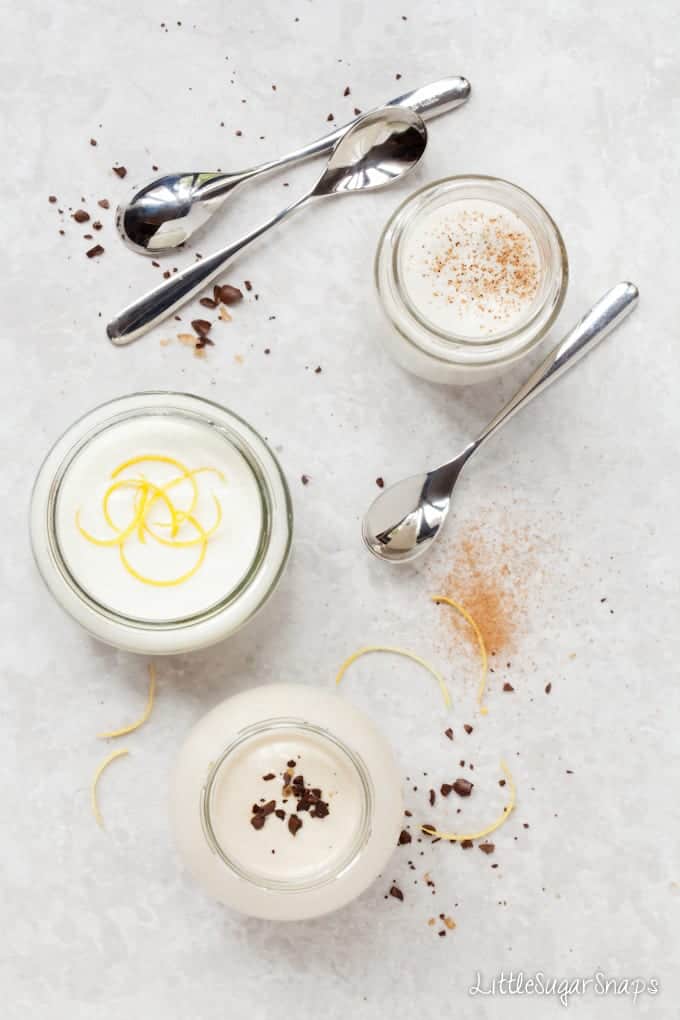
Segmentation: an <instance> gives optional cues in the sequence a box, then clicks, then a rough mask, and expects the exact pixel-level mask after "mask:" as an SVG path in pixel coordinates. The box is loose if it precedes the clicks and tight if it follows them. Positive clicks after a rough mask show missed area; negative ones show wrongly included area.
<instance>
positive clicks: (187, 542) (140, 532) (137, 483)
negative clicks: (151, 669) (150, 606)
mask: <svg viewBox="0 0 680 1020" xmlns="http://www.w3.org/2000/svg"><path fill="white" fill-rule="evenodd" d="M149 462H150V463H161V464H169V465H171V466H172V467H176V468H177V469H178V470H179V471H180V472H181V474H180V475H178V476H177V477H176V478H171V479H170V480H169V481H168V482H166V483H165V484H164V485H155V484H154V483H153V482H150V481H148V480H147V479H146V478H145V477H144V476H143V475H137V476H134V477H130V478H121V477H119V476H120V475H121V474H122V472H123V471H126V470H127V469H128V468H132V467H135V466H137V465H139V464H144V463H149ZM205 472H212V473H213V474H216V475H217V476H218V478H219V479H220V480H221V481H223V482H224V481H225V477H224V475H223V473H222V472H221V471H219V470H218V469H217V468H214V467H209V466H204V467H199V468H188V467H187V466H186V465H185V464H183V463H182V462H181V461H179V460H176V459H175V458H174V457H166V456H162V455H156V454H144V455H142V456H139V457H132V458H130V459H129V460H126V461H124V462H123V463H122V464H119V465H118V467H117V468H116V469H115V470H114V471H112V473H111V478H113V479H115V480H114V481H113V482H112V484H111V485H109V487H108V489H107V490H106V492H105V493H104V496H103V499H102V514H103V517H104V520H105V522H106V524H107V525H108V527H109V528H110V529H111V530H112V531H113V532H115V534H114V535H113V537H111V538H99V537H97V536H96V535H93V534H91V533H90V532H89V531H87V530H86V529H85V528H84V527H83V525H82V523H81V520H80V510H77V511H76V515H75V522H76V527H77V529H78V531H79V532H80V534H81V535H82V536H83V538H85V539H86V540H87V541H88V542H92V543H93V544H94V545H99V546H109V547H115V546H117V547H118V551H119V555H120V560H121V563H122V564H123V567H124V568H125V570H127V572H128V573H129V574H131V576H132V577H134V578H135V579H136V580H138V581H141V582H143V583H144V584H149V585H153V586H154V587H160V588H167V587H171V586H174V585H178V584H182V583H183V582H184V581H187V580H188V579H189V578H190V577H192V576H193V575H194V574H195V573H196V571H197V570H198V569H199V567H200V566H201V565H202V563H203V560H204V559H205V555H206V548H207V543H208V540H209V539H210V538H211V536H212V535H214V534H215V532H216V531H217V529H218V528H219V527H220V524H221V523H222V505H221V503H220V501H219V499H218V498H217V496H216V495H215V494H214V493H213V494H212V496H213V501H214V503H215V509H216V516H215V522H214V523H213V524H212V525H211V526H210V528H208V529H206V528H204V527H203V525H202V524H201V523H200V521H199V520H198V519H197V518H196V516H195V514H194V511H195V509H196V505H197V503H198V498H199V490H198V484H197V482H196V475H199V474H202V473H205ZM183 482H188V483H189V484H190V485H191V499H190V501H189V505H188V507H186V508H179V507H177V506H176V504H175V503H174V501H173V499H172V498H171V496H170V495H169V493H168V490H169V489H172V488H174V487H176V486H178V485H181V484H182V483H183ZM121 489H132V490H133V497H132V518H131V520H130V521H129V522H128V523H127V524H126V525H125V526H124V527H119V526H118V525H117V524H116V523H115V521H114V520H113V517H112V515H111V511H110V500H111V497H112V495H113V494H114V493H115V492H118V491H119V490H121ZM158 502H162V503H163V504H164V506H165V507H166V509H167V510H168V512H169V514H170V519H169V520H168V521H158V520H154V521H150V519H149V518H150V514H151V511H152V509H153V507H154V506H155V504H156V503H158ZM182 525H189V526H190V527H191V528H192V529H193V530H194V531H195V532H196V537H194V538H192V539H180V538H177V537H176V536H177V535H178V532H179V529H180V527H182ZM157 528H169V529H170V537H169V538H166V537H164V536H163V535H159V534H158V531H157V530H156V529H157ZM135 532H136V533H137V538H138V540H139V542H140V543H146V538H147V536H150V537H151V538H152V539H153V540H154V541H155V542H158V543H159V544H160V545H163V546H167V547H170V548H176V549H187V548H192V547H194V546H200V552H199V556H198V560H197V561H196V563H195V564H194V565H193V567H191V569H189V570H187V571H185V573H183V574H181V575H180V576H179V577H175V578H171V579H170V580H163V579H157V578H151V577H146V576H145V575H144V574H142V573H141V572H140V571H138V570H137V569H136V568H135V567H133V566H132V564H131V563H130V561H129V558H128V556H127V554H126V552H125V543H126V542H127V540H128V538H130V536H131V535H133V534H134V533H135Z"/></svg>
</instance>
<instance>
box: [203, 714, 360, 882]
mask: <svg viewBox="0 0 680 1020" xmlns="http://www.w3.org/2000/svg"><path fill="white" fill-rule="evenodd" d="M288 730H297V731H300V730H301V731H302V732H304V733H305V734H313V735H314V736H316V737H320V738H322V739H323V740H326V741H328V742H330V743H332V744H333V745H334V747H335V748H336V750H339V751H340V753H341V754H342V755H343V756H344V757H345V758H346V760H347V761H348V762H349V763H350V765H351V766H352V767H353V769H354V770H355V772H356V774H357V776H358V778H359V786H360V789H361V792H362V794H363V796H362V803H361V817H360V821H359V825H358V827H357V831H356V834H355V836H354V838H353V840H352V842H351V843H350V845H349V847H348V849H347V851H346V853H345V854H343V855H342V857H341V858H340V861H339V862H338V863H337V864H336V865H334V866H332V867H329V868H326V869H319V871H318V872H316V873H315V874H314V875H313V876H312V877H311V878H308V879H301V880H300V881H295V880H294V879H273V878H268V877H267V876H265V875H262V874H261V873H258V872H256V871H253V870H250V869H248V868H246V867H243V866H242V865H240V864H239V863H238V862H237V861H235V860H234V859H233V856H232V857H230V856H229V854H227V852H226V851H225V849H224V847H223V846H222V845H221V844H220V842H219V839H218V838H217V834H216V832H215V828H214V825H213V821H212V812H213V808H214V803H213V802H214V796H213V795H214V790H215V784H216V782H217V780H218V778H219V775H220V772H221V769H222V768H223V766H224V765H225V763H226V761H227V759H228V758H229V756H230V755H231V754H233V753H234V752H235V751H237V750H238V749H239V748H240V747H242V745H243V744H244V743H246V742H247V741H249V740H251V739H252V738H253V737H257V736H260V735H261V734H264V733H272V732H281V731H288ZM374 801H375V792H374V789H373V783H372V781H371V777H370V773H369V772H368V769H367V767H366V765H365V763H364V761H363V759H362V758H361V755H359V754H358V753H357V752H356V751H354V750H352V748H350V747H349V746H348V745H347V744H346V743H345V742H344V741H343V740H341V739H340V738H339V737H338V736H337V735H336V734H334V733H331V732H330V730H328V729H326V728H325V727H323V726H319V725H317V724H315V723H311V722H309V721H307V720H305V719H302V718H298V717H295V716H281V717H274V718H271V719H264V720H262V721H260V722H257V723H254V724H252V725H251V726H247V727H245V728H244V729H242V730H241V731H240V732H239V733H238V734H237V735H236V737H235V738H234V740H232V741H231V742H230V743H229V744H228V745H227V747H226V748H225V749H224V751H223V752H222V753H221V754H220V755H219V756H218V757H217V759H216V760H215V761H214V762H213V763H212V765H211V768H210V771H209V772H208V775H207V777H206V781H205V785H204V786H203V788H202V790H201V804H200V812H201V827H202V829H203V834H204V836H205V839H206V841H207V843H208V846H209V847H210V849H211V850H212V852H213V853H214V854H216V855H217V856H218V857H219V858H220V860H221V861H222V863H223V864H225V865H226V867H227V868H228V869H229V870H230V871H231V872H232V873H233V874H234V875H235V876H236V877H238V878H240V879H242V880H244V881H246V882H249V883H250V884H251V885H254V886H257V887H258V888H259V889H265V890H267V889H268V890H275V891H277V892H283V893H299V892H307V891H312V890H316V889H320V888H322V887H323V886H325V885H328V884H329V883H331V882H335V881H336V880H337V879H338V878H340V877H341V876H342V875H343V874H344V873H345V872H346V871H347V870H348V869H349V868H351V866H352V864H353V863H354V861H355V860H356V859H357V858H358V857H359V855H360V854H361V852H362V850H363V849H364V847H365V846H366V844H367V842H368V839H369V836H370V834H371V821H372V817H373V804H374Z"/></svg>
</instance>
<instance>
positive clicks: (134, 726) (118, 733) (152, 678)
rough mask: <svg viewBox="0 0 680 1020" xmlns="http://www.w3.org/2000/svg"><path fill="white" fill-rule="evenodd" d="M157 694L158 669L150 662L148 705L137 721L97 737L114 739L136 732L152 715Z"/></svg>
mask: <svg viewBox="0 0 680 1020" xmlns="http://www.w3.org/2000/svg"><path fill="white" fill-rule="evenodd" d="M155 695H156V670H155V668H154V664H153V663H152V662H150V663H149V694H148V696H147V699H146V706H145V708H144V711H143V712H142V714H141V715H140V717H139V719H138V720H137V721H136V722H133V723H130V725H129V726H121V728H120V729H118V730H110V731H109V732H108V733H98V734H97V737H98V738H99V740H112V739H113V738H114V737H124V736H126V735H127V734H128V733H134V731H135V730H138V729H139V727H140V726H143V725H144V723H145V722H146V721H147V719H148V718H149V716H150V715H151V710H152V709H153V704H154V698H155Z"/></svg>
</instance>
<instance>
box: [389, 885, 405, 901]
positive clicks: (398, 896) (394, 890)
mask: <svg viewBox="0 0 680 1020" xmlns="http://www.w3.org/2000/svg"><path fill="white" fill-rule="evenodd" d="M390 896H394V898H395V900H401V901H402V902H403V899H404V894H403V892H402V891H401V889H400V888H399V886H398V885H393V886H391V888H390Z"/></svg>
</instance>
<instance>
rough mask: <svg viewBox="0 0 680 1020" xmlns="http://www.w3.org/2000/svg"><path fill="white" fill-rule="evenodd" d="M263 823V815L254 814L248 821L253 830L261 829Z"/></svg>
mask: <svg viewBox="0 0 680 1020" xmlns="http://www.w3.org/2000/svg"><path fill="white" fill-rule="evenodd" d="M264 823H265V816H264V815H263V814H256V815H253V817H252V818H251V819H250V824H251V825H252V827H253V828H254V829H262V828H263V827H264Z"/></svg>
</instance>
